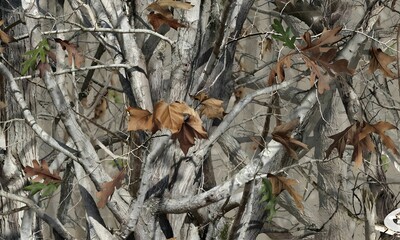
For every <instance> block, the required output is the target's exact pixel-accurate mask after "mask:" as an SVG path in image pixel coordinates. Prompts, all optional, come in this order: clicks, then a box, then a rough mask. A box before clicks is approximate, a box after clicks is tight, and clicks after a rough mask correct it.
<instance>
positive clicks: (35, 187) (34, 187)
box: [24, 182, 46, 195]
mask: <svg viewBox="0 0 400 240" xmlns="http://www.w3.org/2000/svg"><path fill="white" fill-rule="evenodd" d="M45 187H46V185H45V184H44V183H40V182H33V183H31V184H30V185H28V186H25V187H24V190H25V191H29V192H30V195H35V194H36V193H38V192H40V191H42V189H43V188H45Z"/></svg>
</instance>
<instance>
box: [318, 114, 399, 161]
mask: <svg viewBox="0 0 400 240" xmlns="http://www.w3.org/2000/svg"><path fill="white" fill-rule="evenodd" d="M391 129H397V128H396V127H395V126H394V125H392V124H391V123H388V122H384V121H380V122H378V123H375V124H369V123H366V122H356V123H354V124H352V125H351V126H349V127H347V128H346V129H345V130H344V131H342V132H340V133H338V134H335V135H333V136H330V138H332V139H333V140H334V142H333V143H332V144H331V145H330V146H329V148H328V149H327V150H326V158H327V157H329V156H330V154H331V153H332V150H333V149H335V148H336V149H337V151H338V155H339V157H340V158H343V153H344V151H345V147H346V145H352V146H354V150H353V154H352V160H353V161H354V163H355V166H357V167H359V166H361V164H362V160H363V153H365V152H375V151H376V150H375V144H374V142H373V141H372V137H371V136H372V135H371V134H372V133H375V134H377V135H378V136H379V137H380V139H381V141H382V143H383V145H384V146H385V147H386V148H388V149H390V150H391V151H392V152H393V153H394V154H396V155H398V156H400V154H399V152H398V150H397V148H396V145H395V143H394V142H393V140H392V139H391V138H390V137H389V136H387V135H386V134H385V132H386V131H387V130H391Z"/></svg>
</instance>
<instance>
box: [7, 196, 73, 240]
mask: <svg viewBox="0 0 400 240" xmlns="http://www.w3.org/2000/svg"><path fill="white" fill-rule="evenodd" d="M0 196H2V197H5V198H8V199H11V200H14V201H18V202H22V203H25V204H26V205H28V206H29V208H30V209H32V210H33V211H34V212H35V213H36V214H37V215H38V216H39V217H40V218H41V219H43V220H44V221H45V222H46V223H47V224H49V225H50V226H51V227H52V228H54V229H55V230H56V231H57V232H58V233H59V234H60V235H61V236H62V237H63V238H64V239H74V237H73V236H72V235H71V233H69V232H68V230H67V229H66V228H65V227H64V226H63V225H62V223H61V222H60V221H59V220H58V219H57V218H53V217H51V216H49V215H48V214H47V213H46V212H45V211H44V210H42V209H41V208H40V207H39V206H38V205H36V203H35V202H34V201H32V200H30V199H28V198H24V197H21V196H18V195H15V194H12V193H9V192H6V191H4V190H1V189H0Z"/></svg>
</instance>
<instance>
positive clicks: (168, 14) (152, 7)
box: [147, 2, 174, 19]
mask: <svg viewBox="0 0 400 240" xmlns="http://www.w3.org/2000/svg"><path fill="white" fill-rule="evenodd" d="M147 9H148V10H150V11H154V12H158V13H160V14H162V15H163V16H164V17H166V18H170V19H172V18H174V15H173V14H172V12H171V11H170V10H169V9H168V7H161V6H160V5H159V4H158V3H157V2H153V3H151V4H150V5H149V6H147Z"/></svg>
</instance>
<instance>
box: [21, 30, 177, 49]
mask: <svg viewBox="0 0 400 240" xmlns="http://www.w3.org/2000/svg"><path fill="white" fill-rule="evenodd" d="M79 31H80V32H96V33H126V34H128V33H146V34H151V35H154V36H157V37H159V38H160V39H162V40H164V41H166V42H168V43H169V44H170V45H174V43H175V42H174V41H173V40H171V39H169V38H168V37H166V36H164V35H161V34H159V33H158V32H154V31H153V30H149V29H118V28H114V29H113V28H94V27H92V28H87V27H83V26H82V27H77V28H69V29H59V30H52V31H45V32H42V35H56V34H60V33H70V32H79ZM27 37H28V34H24V35H21V36H16V37H14V38H15V39H16V40H17V41H19V40H21V39H25V38H27Z"/></svg>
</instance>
